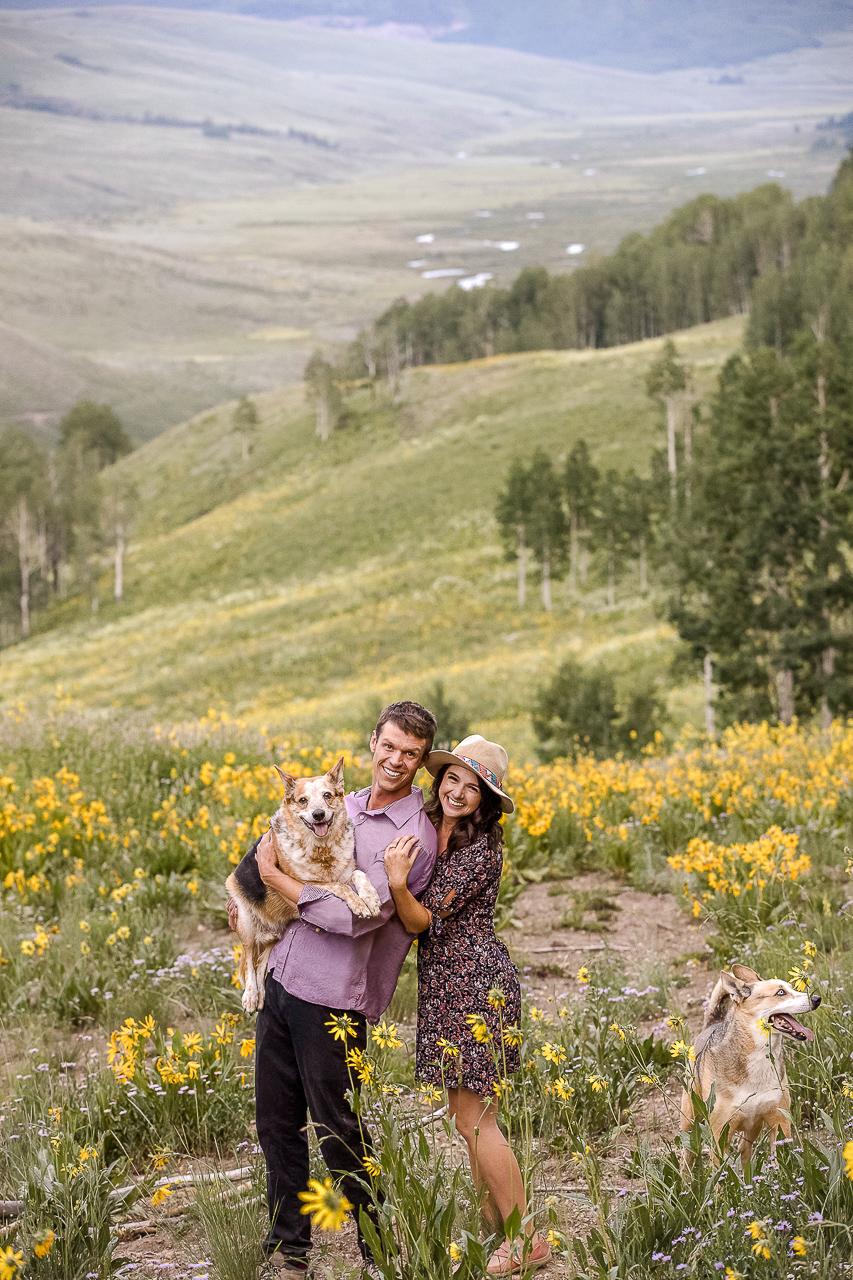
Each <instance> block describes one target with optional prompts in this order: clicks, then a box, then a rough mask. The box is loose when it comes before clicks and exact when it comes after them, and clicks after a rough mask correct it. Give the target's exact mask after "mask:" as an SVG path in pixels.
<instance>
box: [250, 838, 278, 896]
mask: <svg viewBox="0 0 853 1280" xmlns="http://www.w3.org/2000/svg"><path fill="white" fill-rule="evenodd" d="M255 857H256V858H257V860H258V871H259V873H260V877H261V879H262V880H263V882H264V884H268V885H273V884H275V878H276V876H278V875H281V871H280V869H279V865H278V862H277V861H276V856H275V837H274V836H273V833H272V832H271V831H266V832H265V833H264V835H263V836H262V838H261V843H260V844H259V845H258V847H257V849H256V851H255Z"/></svg>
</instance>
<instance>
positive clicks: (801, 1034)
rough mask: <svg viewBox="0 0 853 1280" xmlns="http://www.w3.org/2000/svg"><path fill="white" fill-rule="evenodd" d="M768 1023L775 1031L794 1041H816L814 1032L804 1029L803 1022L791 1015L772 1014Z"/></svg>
mask: <svg viewBox="0 0 853 1280" xmlns="http://www.w3.org/2000/svg"><path fill="white" fill-rule="evenodd" d="M767 1021H768V1022H769V1023H770V1025H771V1027H772V1028H773V1030H774V1031H782V1032H784V1034H785V1035H786V1036H791V1037H792V1038H793V1039H794V1040H814V1032H813V1031H812V1030H811V1028H810V1027H804V1026H803V1024H802V1023H801V1022H797V1019H796V1018H792V1017H791V1015H790V1013H772V1014H771V1015H770V1017H769V1018H768V1019H767Z"/></svg>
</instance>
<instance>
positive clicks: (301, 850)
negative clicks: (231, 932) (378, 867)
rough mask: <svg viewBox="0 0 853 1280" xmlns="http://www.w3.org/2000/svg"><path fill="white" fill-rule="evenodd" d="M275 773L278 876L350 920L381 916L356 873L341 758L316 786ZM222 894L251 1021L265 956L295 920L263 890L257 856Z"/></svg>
mask: <svg viewBox="0 0 853 1280" xmlns="http://www.w3.org/2000/svg"><path fill="white" fill-rule="evenodd" d="M275 770H276V773H277V774H278V776H279V777H280V778H281V781H282V784H283V786H284V798H283V800H282V802H281V805H280V806H279V808H278V809H277V810H276V812H275V813H274V814H273V816H272V820H271V822H270V827H271V828H272V833H273V839H274V841H275V851H276V862H277V864H278V866H279V867H280V869H281V870H282V871H284V872H286V873H287V874H288V875H291V876H293V877H294V878H295V879H297V880H302V881H304V882H306V883H308V882H311V883H314V884H321V885H322V886H323V888H324V889H325V890H326V891H327V892H328V893H333V894H335V896H336V897H338V898H342V899H343V901H344V902H345V903H346V904H347V906H348V907H349V909H350V910H351V911H352V913H353V915H354V916H365V917H368V916H378V915H379V910H380V905H381V904H380V902H379V895H378V894H377V892H376V890H375V889H374V887H373V885H372V884H371V883H370V881H369V880H368V878H367V876H366V875H365V874H364V872H363V871H356V869H355V860H354V853H355V839H354V834H353V825H352V822H351V820H350V817H349V814H348V813H347V809H346V802H345V800H344V761H343V756H342V757H341V759H340V760H339V761H338V763H337V764H336V765H335V766H334V768H333V769H330V770H329V772H328V773H325V774H322V775H321V776H320V777H318V778H294V777H293V776H292V775H291V774H289V773H285V772H284V771H283V770H281V769H279V767H278V765H276V766H275ZM225 887H226V889H227V890H228V893H229V896H230V897H231V898H232V899H233V900H234V902H236V904H237V934H238V937H239V938H240V941H241V943H242V944H243V953H242V955H241V957H240V981H241V982H242V984H243V1008H244V1009H246V1010H247V1011H248V1012H249V1013H251V1012H253V1011H254V1010H255V1009H262V1008H263V1007H264V977H265V974H266V968H267V960H268V959H269V954H270V952H271V951H272V949H273V947H274V946H275V944H276V942H278V940H279V938H280V937H281V935H282V933H283V932H284V929H285V926H286V925H287V924H288V923H289V922H290V921H291V920H293V919H295V918H296V917H297V916H298V914H299V912H298V911H297V909H296V907H292V906H291V905H290V903H289V902H287V901H285V899H284V898H283V897H282V896H281V894H279V893H276V892H275V890H271V889H269V888H267V886H266V885H265V884H264V882H263V880H262V879H261V874H260V871H259V870H258V860H257V857H256V855H255V853H254V851H250V852H249V853H247V854H246V856H245V857H244V858H243V860H242V861H241V862H240V864H239V866H238V867H237V869H236V871H233V872H232V873H231V875H230V876H229V877H228V879H227V880H226V882H225Z"/></svg>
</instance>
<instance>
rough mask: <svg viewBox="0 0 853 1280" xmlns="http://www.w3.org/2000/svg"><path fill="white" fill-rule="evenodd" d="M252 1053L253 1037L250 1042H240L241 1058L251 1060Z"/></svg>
mask: <svg viewBox="0 0 853 1280" xmlns="http://www.w3.org/2000/svg"><path fill="white" fill-rule="evenodd" d="M254 1052H255V1038H254V1036H253V1037H252V1038H251V1039H250V1040H241V1041H240V1057H241V1058H251V1056H252V1054H253V1053H254Z"/></svg>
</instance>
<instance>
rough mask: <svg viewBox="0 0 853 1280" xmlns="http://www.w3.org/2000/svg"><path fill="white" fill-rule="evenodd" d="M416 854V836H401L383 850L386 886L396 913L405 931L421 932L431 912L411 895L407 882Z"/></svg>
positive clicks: (430, 916)
mask: <svg viewBox="0 0 853 1280" xmlns="http://www.w3.org/2000/svg"><path fill="white" fill-rule="evenodd" d="M417 854H418V837H417V836H403V837H402V838H401V839H399V840H394V841H393V843H391V844H389V846H388V848H387V849H386V850H385V870H386V872H387V874H388V888H389V889H390V890H391V896H392V898H393V899H394V906H395V907H396V908H397V915H398V916H399V917H400V919H401V921H402V922H403V928H404V929H405V930H406V932H407V933H423V931H424V929H428V928H429V926H430V925H431V923H432V912H431V911H427V909H426V907H424V906H421V904H420V903H419V902H418V900H417V898H415V897H413V896H412V894H411V892H410V891H409V886H408V884H407V881H408V878H409V872H410V871H411V869H412V866H413V864H414V861H415V858H416V857H417Z"/></svg>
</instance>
